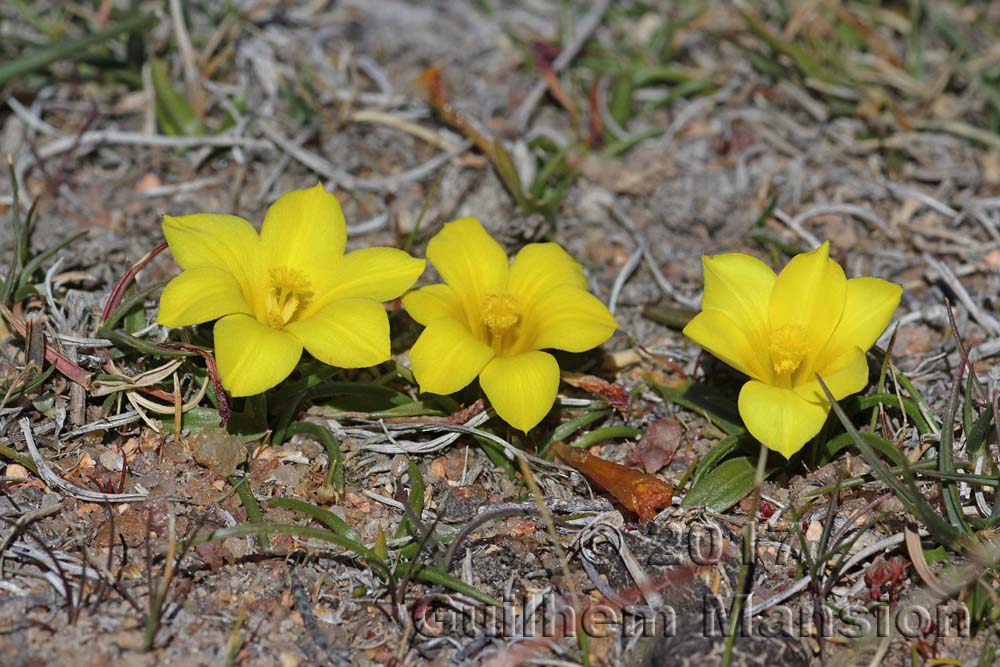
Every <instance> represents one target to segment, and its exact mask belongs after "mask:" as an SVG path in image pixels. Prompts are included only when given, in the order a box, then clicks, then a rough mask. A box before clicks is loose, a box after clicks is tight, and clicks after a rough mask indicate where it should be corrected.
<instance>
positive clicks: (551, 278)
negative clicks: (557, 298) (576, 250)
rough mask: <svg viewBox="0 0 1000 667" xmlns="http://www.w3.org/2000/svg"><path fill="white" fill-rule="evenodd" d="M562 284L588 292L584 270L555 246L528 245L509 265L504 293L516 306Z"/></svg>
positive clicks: (528, 301) (551, 244)
mask: <svg viewBox="0 0 1000 667" xmlns="http://www.w3.org/2000/svg"><path fill="white" fill-rule="evenodd" d="M562 285H572V286H573V287H578V288H580V289H587V279H586V278H585V277H584V275H583V267H581V266H580V264H579V263H578V262H577V261H576V260H575V259H573V258H572V257H570V255H569V253H567V252H566V251H565V250H563V249H562V248H561V247H560V246H559V245H558V244H556V243H529V244H528V245H526V246H524V247H523V248H521V251H520V252H518V253H517V256H516V257H514V261H513V262H511V264H510V277H509V279H508V280H507V291H508V292H509V293H510V294H511V296H513V297H514V299H515V300H517V302H518V303H523V304H529V303H533V302H534V301H535V300H537V299H538V298H539V296H540V295H542V294H544V293H545V292H547V291H549V290H552V289H555V288H556V287H561V286H562Z"/></svg>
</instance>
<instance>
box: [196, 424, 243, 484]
mask: <svg viewBox="0 0 1000 667" xmlns="http://www.w3.org/2000/svg"><path fill="white" fill-rule="evenodd" d="M187 446H188V447H189V448H190V449H191V456H193V457H194V460H195V461H197V462H198V463H199V464H200V465H203V466H205V467H206V468H208V469H209V470H211V471H212V472H214V473H216V474H218V475H221V476H223V477H228V476H229V475H232V474H233V473H234V472H236V469H237V468H238V467H239V466H240V465H241V464H242V463H243V462H244V461H246V460H247V447H246V445H245V444H244V443H243V441H242V440H241V439H240V438H238V437H237V436H235V435H232V434H230V433H227V432H226V431H225V430H224V429H221V428H206V429H203V430H201V431H198V432H197V433H193V434H191V436H190V437H188V439H187Z"/></svg>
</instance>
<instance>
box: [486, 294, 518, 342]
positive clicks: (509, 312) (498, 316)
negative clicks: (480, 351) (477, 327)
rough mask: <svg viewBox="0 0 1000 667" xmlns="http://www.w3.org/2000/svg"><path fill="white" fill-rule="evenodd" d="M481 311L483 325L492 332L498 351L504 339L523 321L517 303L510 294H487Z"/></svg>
mask: <svg viewBox="0 0 1000 667" xmlns="http://www.w3.org/2000/svg"><path fill="white" fill-rule="evenodd" d="M480 310H481V314H482V318H483V324H485V325H486V328H487V329H489V330H490V336H491V337H492V340H491V343H492V345H493V347H494V348H495V349H498V348H499V347H500V344H501V342H502V341H503V337H504V336H506V335H507V334H508V333H510V331H511V330H512V329H513V328H514V327H515V326H517V323H518V321H520V319H521V313H520V311H519V310H518V308H517V302H516V301H515V300H514V297H512V296H511V295H509V294H487V295H486V298H485V299H483V304H482V306H481V309H480Z"/></svg>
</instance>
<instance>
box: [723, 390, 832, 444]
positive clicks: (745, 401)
mask: <svg viewBox="0 0 1000 667" xmlns="http://www.w3.org/2000/svg"><path fill="white" fill-rule="evenodd" d="M739 408H740V416H741V417H743V423H744V424H746V427H747V430H748V431H750V434H751V435H752V436H753V437H755V438H757V440H758V441H760V442H762V443H763V444H764V445H766V446H767V447H768V449H772V450H774V451H776V452H778V453H780V454H781V455H782V456H784V457H785V458H786V459H787V458H791V456H792V454H794V453H795V452H797V451H799V450H800V449H802V446H803V445H805V444H806V443H807V442H809V440H810V439H812V438H813V437H814V436H815V435H816V434H817V433H819V431H820V429H821V428H823V422H825V421H826V415H827V413H829V411H830V404H829V403H823V404H819V403H813V402H811V401H807V400H805V399H804V398H802V397H801V396H799V395H798V394H796V393H795V392H794V391H792V390H791V389H782V388H780V387H774V386H772V385H769V384H765V383H763V382H758V381H757V380H750V381H749V382H747V383H746V384H745V385H743V389H742V390H740V398H739Z"/></svg>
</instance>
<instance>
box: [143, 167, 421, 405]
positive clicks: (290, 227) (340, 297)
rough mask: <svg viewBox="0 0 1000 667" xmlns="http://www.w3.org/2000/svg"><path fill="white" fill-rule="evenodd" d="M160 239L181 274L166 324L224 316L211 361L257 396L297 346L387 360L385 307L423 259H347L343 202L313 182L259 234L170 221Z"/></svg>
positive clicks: (336, 360)
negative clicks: (214, 360) (383, 302)
mask: <svg viewBox="0 0 1000 667" xmlns="http://www.w3.org/2000/svg"><path fill="white" fill-rule="evenodd" d="M163 234H164V236H165V237H166V239H167V243H168V244H169V246H170V250H171V251H172V252H173V255H174V259H175V260H176V261H177V264H178V265H180V267H181V268H182V269H183V272H182V273H181V274H180V275H178V276H177V277H176V278H174V279H173V280H171V281H170V283H169V284H168V285H167V287H166V289H164V291H163V296H161V297H160V314H159V316H158V317H157V322H158V323H160V324H162V325H164V326H168V327H181V326H187V325H190V324H198V323H201V322H208V321H210V320H214V319H217V318H221V319H219V321H218V322H216V323H215V330H214V331H215V355H216V361H217V363H218V366H219V376H220V378H221V380H222V384H223V386H224V387H225V388H226V389H227V390H228V391H229V392H230V393H232V395H233V396H250V395H253V394H259V393H261V392H263V391H265V390H267V389H270V388H271V387H273V386H274V385H276V384H278V383H279V382H281V381H282V380H284V379H285V378H286V377H288V375H289V373H291V372H292V369H293V368H295V365H296V364H297V363H298V361H299V358H300V357H301V356H302V348H303V347H304V348H305V349H306V350H308V352H309V354H311V355H312V356H313V357H315V358H316V359H319V360H320V361H322V362H324V363H327V364H330V365H331V366H339V367H341V368H364V367H367V366H374V365H375V364H379V363H381V362H383V361H385V360H386V359H388V358H389V320H388V318H387V316H386V313H385V308H384V307H383V306H382V304H381V302H382V301H388V300H390V299H394V298H396V297H398V296H399V295H400V294H402V293H403V292H405V291H406V290H407V289H409V288H410V286H411V285H412V284H413V283H414V281H416V279H417V278H418V277H419V276H420V274H421V273H422V272H423V270H424V260H421V259H414V258H413V257H410V256H409V255H408V254H407V253H405V252H403V251H402V250H397V249H395V248H365V249H363V250H355V251H354V252H350V253H348V254H346V255H345V254H344V245H345V243H346V241H347V226H346V224H345V223H344V214H343V213H342V212H341V210H340V203H339V202H338V201H337V198H336V197H334V196H333V195H331V194H329V193H328V192H326V190H324V189H323V186H322V185H320V184H317V185H316V186H315V187H313V188H310V189H308V190H293V191H292V192H289V193H287V194H285V195H284V196H282V197H281V198H280V199H278V201H276V202H275V203H274V204H273V205H272V206H271V207H270V208H269V209H268V211H267V215H266V216H265V217H264V224H263V225H262V227H261V230H260V235H258V234H257V232H256V231H255V230H254V228H253V226H252V225H251V224H250V223H249V222H247V221H246V220H244V219H242V218H239V217H236V216H234V215H215V214H209V213H199V214H196V215H184V216H180V217H176V218H175V217H171V216H164V218H163Z"/></svg>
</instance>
